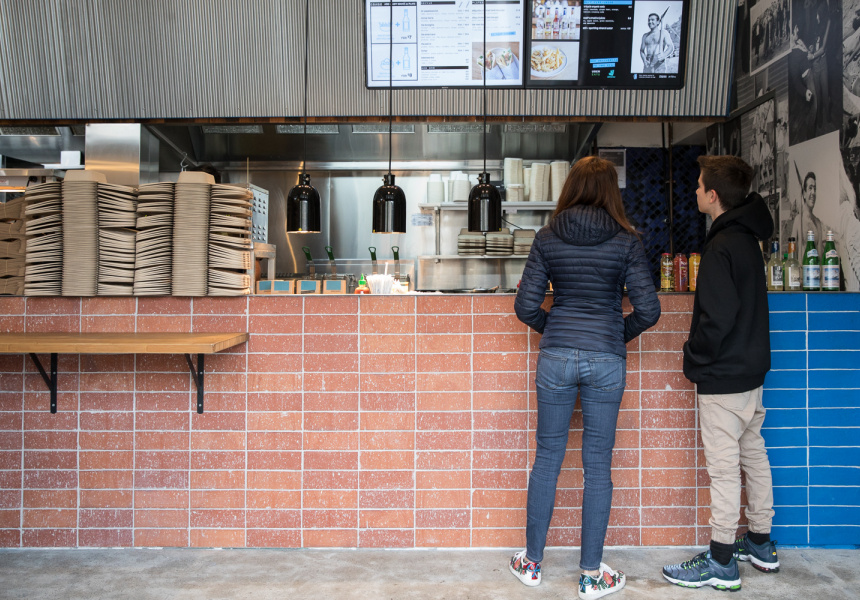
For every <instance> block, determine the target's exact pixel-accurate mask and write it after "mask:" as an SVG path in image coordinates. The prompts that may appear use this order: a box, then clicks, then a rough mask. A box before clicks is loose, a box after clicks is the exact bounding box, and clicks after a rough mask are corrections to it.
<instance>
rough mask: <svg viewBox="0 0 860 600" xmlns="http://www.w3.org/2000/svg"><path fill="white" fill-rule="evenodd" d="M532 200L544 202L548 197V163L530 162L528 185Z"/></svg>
mask: <svg viewBox="0 0 860 600" xmlns="http://www.w3.org/2000/svg"><path fill="white" fill-rule="evenodd" d="M529 187H530V188H531V189H530V192H531V201H532V202H546V201H547V198H549V165H548V164H546V163H532V175H531V183H530V185H529Z"/></svg>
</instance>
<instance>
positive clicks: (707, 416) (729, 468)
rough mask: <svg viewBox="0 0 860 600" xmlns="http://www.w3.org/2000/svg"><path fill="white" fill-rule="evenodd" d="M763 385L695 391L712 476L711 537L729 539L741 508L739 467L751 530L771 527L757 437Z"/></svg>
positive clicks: (767, 479) (763, 454)
mask: <svg viewBox="0 0 860 600" xmlns="http://www.w3.org/2000/svg"><path fill="white" fill-rule="evenodd" d="M761 393H762V388H761V387H758V388H756V389H754V390H750V391H748V392H741V393H739V394H701V395H699V427H700V428H701V430H702V444H703V445H704V448H705V460H706V461H707V463H708V475H710V477H711V520H710V524H711V539H712V540H714V541H715V542H720V543H722V544H732V543H734V541H735V535H736V533H737V529H738V518H739V517H740V510H741V473H740V469H743V470H744V474H745V475H746V490H747V510H746V515H747V521H748V522H749V529H750V531H754V532H756V533H770V526H771V520H772V519H773V483H772V481H771V475H770V462H768V460H767V451H766V450H765V448H764V438H762V437H761V425H762V423H763V422H764V413H765V410H764V406H762V403H761Z"/></svg>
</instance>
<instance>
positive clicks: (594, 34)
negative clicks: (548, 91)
mask: <svg viewBox="0 0 860 600" xmlns="http://www.w3.org/2000/svg"><path fill="white" fill-rule="evenodd" d="M527 4H528V12H529V21H530V27H529V29H528V36H527V37H528V41H529V44H528V45H529V56H530V63H531V65H530V69H529V70H528V73H527V77H526V82H525V84H526V86H527V87H561V88H626V89H635V88H646V89H647V88H651V89H654V88H660V89H676V88H681V87H683V85H684V63H685V59H686V48H687V19H688V18H689V12H690V11H689V0H527Z"/></svg>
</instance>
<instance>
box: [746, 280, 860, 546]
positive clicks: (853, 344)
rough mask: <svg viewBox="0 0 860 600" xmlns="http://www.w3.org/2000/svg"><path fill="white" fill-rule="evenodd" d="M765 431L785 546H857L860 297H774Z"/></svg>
mask: <svg viewBox="0 0 860 600" xmlns="http://www.w3.org/2000/svg"><path fill="white" fill-rule="evenodd" d="M768 302H769V307H770V329H771V349H772V354H771V363H772V370H771V372H770V373H768V376H767V378H766V379H765V384H764V388H765V389H764V398H763V401H764V404H765V406H766V407H767V408H768V413H767V417H766V418H765V423H764V427H763V428H762V435H763V436H764V438H765V444H766V446H767V448H768V456H769V457H770V460H771V466H772V470H773V481H774V504H775V511H776V516H775V518H774V527H773V531H772V532H771V535H772V537H773V538H774V539H778V540H779V541H780V543H781V544H789V545H812V546H860V294H856V293H839V294H824V293H810V294H807V293H782V294H780V293H771V294H769V295H768Z"/></svg>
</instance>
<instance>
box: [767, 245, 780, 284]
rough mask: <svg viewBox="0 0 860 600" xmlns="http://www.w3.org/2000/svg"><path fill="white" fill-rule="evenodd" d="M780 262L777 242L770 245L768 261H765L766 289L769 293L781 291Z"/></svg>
mask: <svg viewBox="0 0 860 600" xmlns="http://www.w3.org/2000/svg"><path fill="white" fill-rule="evenodd" d="M782 277H783V273H782V261H781V260H780V259H779V242H778V241H776V240H774V241H773V242H771V244H770V260H769V261H767V289H768V291H771V292H777V291H782Z"/></svg>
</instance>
